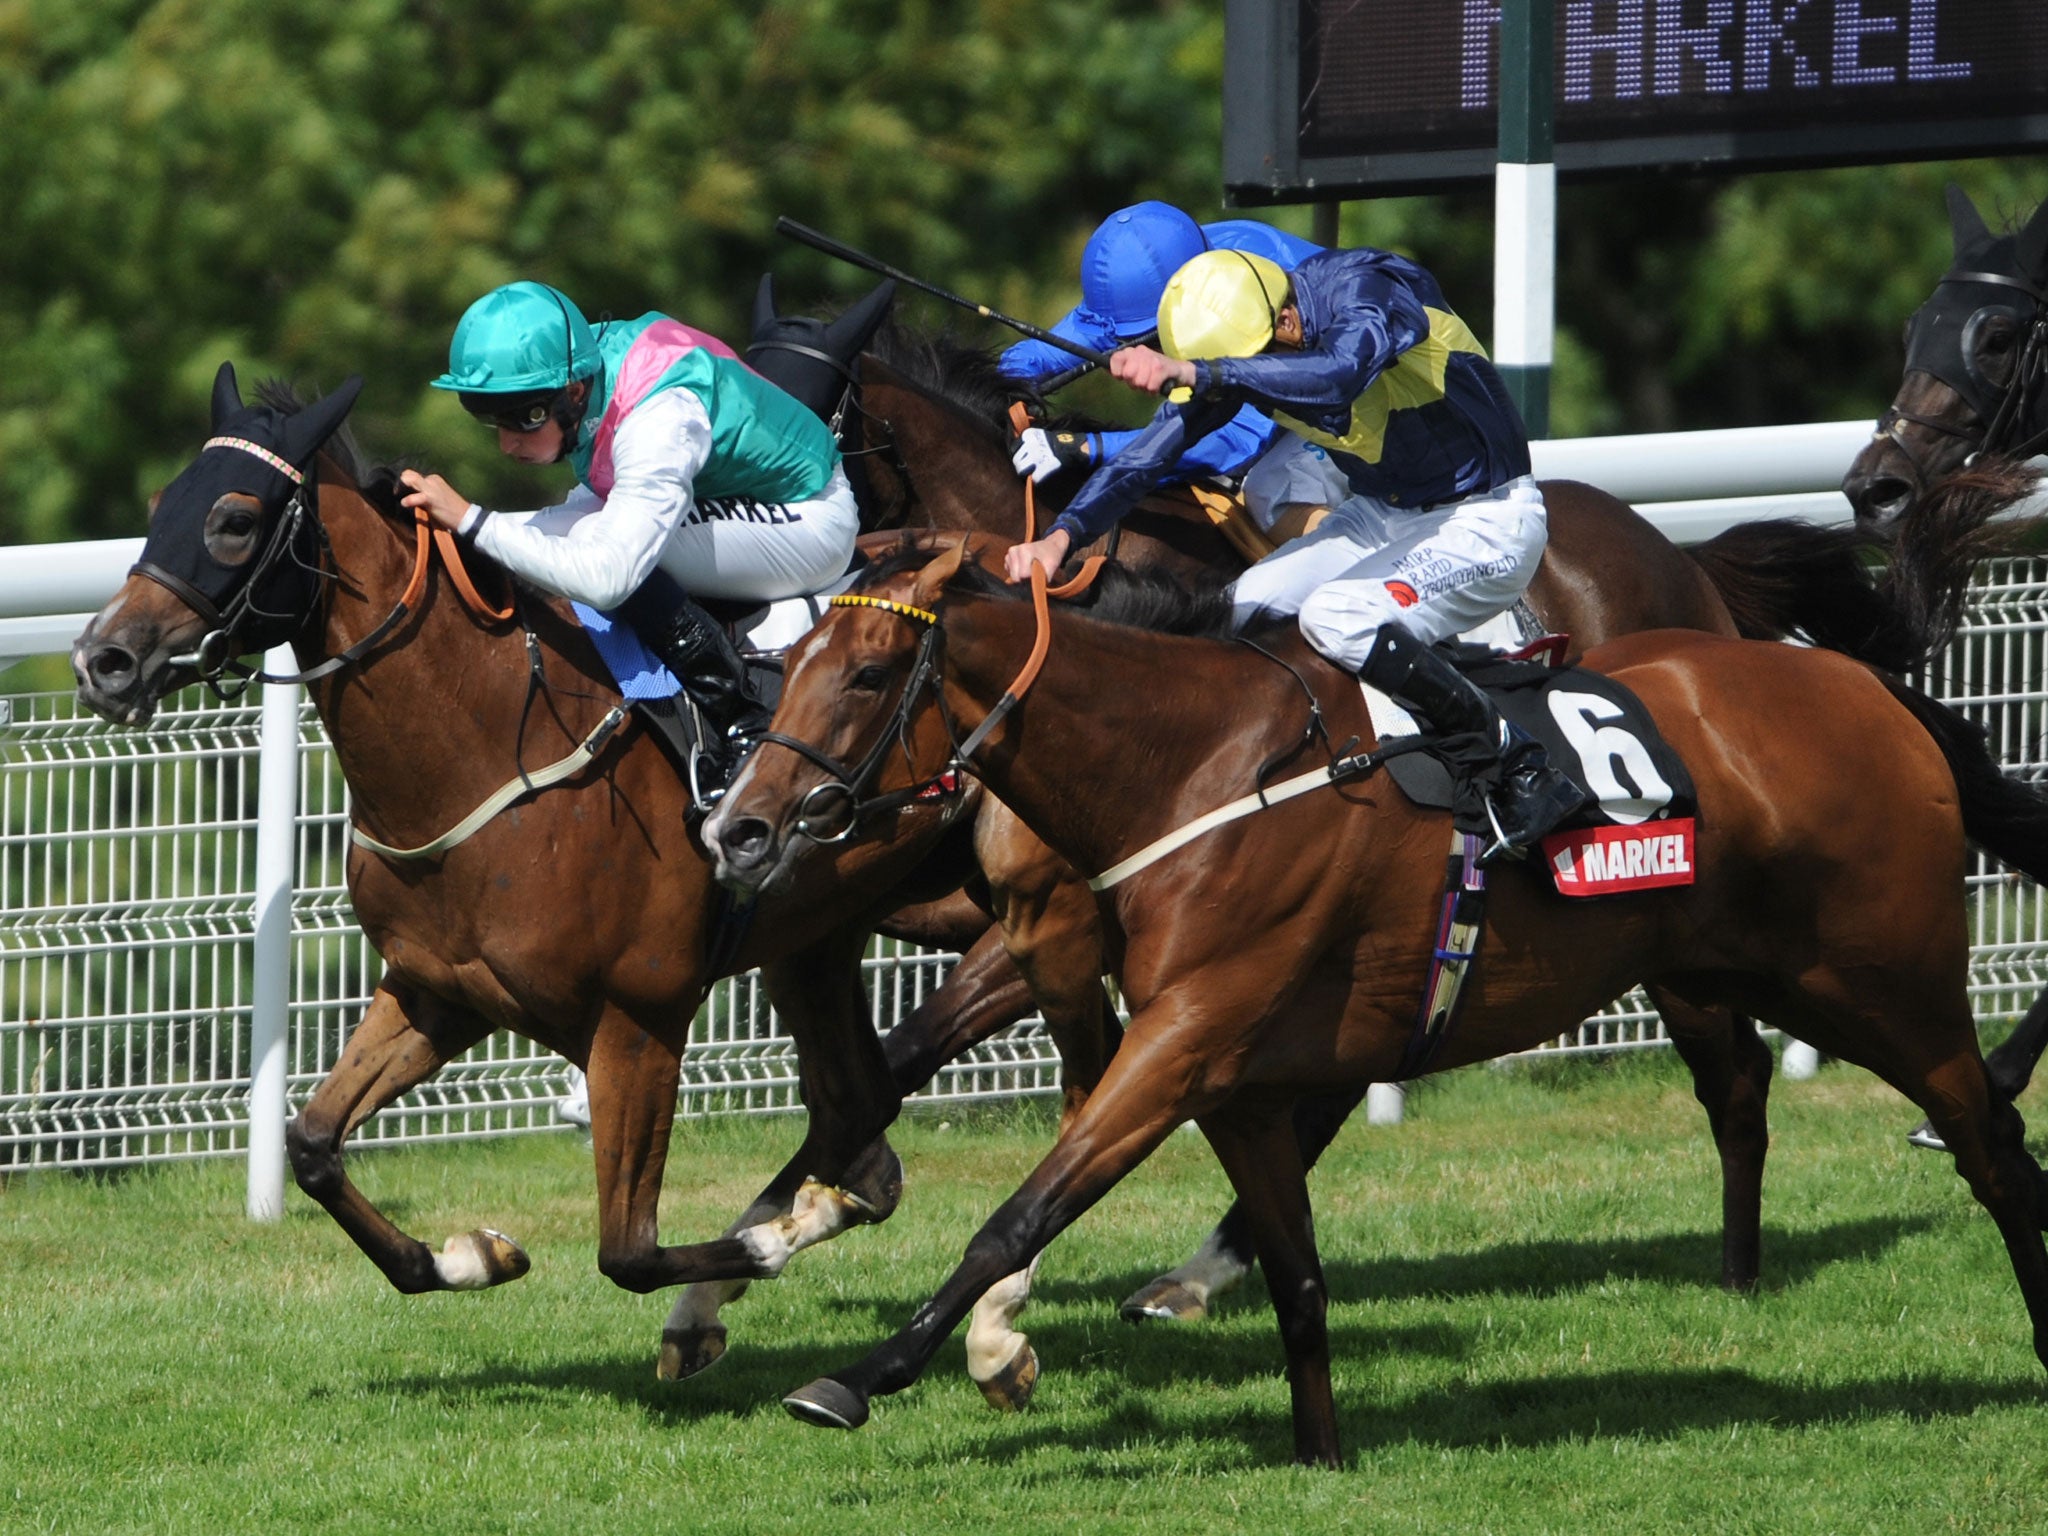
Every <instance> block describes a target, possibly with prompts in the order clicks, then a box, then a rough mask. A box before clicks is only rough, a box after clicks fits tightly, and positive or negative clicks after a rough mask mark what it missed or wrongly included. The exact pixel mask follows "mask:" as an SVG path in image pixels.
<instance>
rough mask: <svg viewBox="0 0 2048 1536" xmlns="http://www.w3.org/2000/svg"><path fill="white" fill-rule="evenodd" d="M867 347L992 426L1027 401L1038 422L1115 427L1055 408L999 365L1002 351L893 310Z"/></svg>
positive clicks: (1086, 428) (1005, 423) (1005, 425)
mask: <svg viewBox="0 0 2048 1536" xmlns="http://www.w3.org/2000/svg"><path fill="white" fill-rule="evenodd" d="M867 349H868V351H869V352H870V353H872V354H873V355H874V356H875V357H877V358H879V359H880V360H881V361H882V362H884V363H886V364H887V365H888V366H889V367H890V368H892V369H894V370H895V371H896V372H897V373H900V374H902V375H903V377H904V378H906V379H908V380H909V381H910V382H911V383H912V384H915V385H916V386H917V387H918V388H920V389H922V390H924V391H925V392H926V393H928V394H932V395H936V396H938V397H939V398H940V399H942V400H946V401H949V402H950V403H952V404H953V405H955V406H957V407H959V409H960V410H962V411H964V412H965V413H966V414H967V415H969V416H972V417H973V418H974V419H975V420H977V421H985V422H987V423H988V424H989V426H990V428H991V429H996V430H1002V431H1007V430H1008V429H1009V422H1010V402H1011V401H1012V400H1020V399H1021V400H1025V401H1028V402H1030V404H1031V405H1032V407H1033V410H1032V419H1033V420H1034V421H1036V422H1037V423H1038V424H1039V425H1040V426H1044V427H1051V428H1055V429H1058V430H1060V431H1068V432H1100V431H1102V430H1104V429H1105V428H1111V427H1113V423H1109V422H1104V421H1102V420H1100V419H1098V418H1096V417H1093V416H1089V415H1086V414H1085V413H1082V412H1077V411H1054V410H1052V409H1051V408H1049V407H1048V406H1047V405H1046V402H1045V398H1044V397H1043V396H1042V395H1040V394H1039V392H1038V389H1037V386H1036V385H1034V384H1032V383H1031V382H1030V381H1029V380H1025V379H1016V378H1011V377H1010V376H1009V375H1007V374H1005V373H1004V372H1003V371H1002V370H1001V368H1000V367H999V365H998V359H999V357H1000V354H999V353H996V352H992V351H990V350H989V349H988V348H986V347H982V346H976V345H974V344H973V343H971V342H966V341H962V340H961V339H960V338H959V337H957V336H955V335H953V334H952V333H950V332H948V331H943V330H942V331H936V332H933V331H922V330H919V329H918V328H917V327H915V326H911V325H907V324H905V323H904V322H903V321H901V320H898V319H897V318H896V317H895V316H894V315H891V316H890V317H889V318H888V319H887V320H885V321H884V322H883V323H882V327H881V329H880V330H878V331H876V332H875V334H874V337H873V338H872V339H871V340H870V341H869V342H868V348H867Z"/></svg>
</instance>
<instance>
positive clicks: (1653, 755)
mask: <svg viewBox="0 0 2048 1536" xmlns="http://www.w3.org/2000/svg"><path fill="white" fill-rule="evenodd" d="M1442 649H1443V650H1444V651H1445V652H1446V653H1447V654H1448V655H1449V656H1450V657H1451V659H1452V661H1453V662H1454V663H1455V664H1456V665H1457V667H1458V669H1459V670H1460V671H1461V672H1463V673H1464V674H1465V675H1466V676H1467V677H1468V678H1470V679H1471V680H1472V682H1474V683H1475V684H1477V685H1478V686H1479V687H1480V688H1482V689H1484V690H1485V692H1486V693H1487V695H1488V696H1489V697H1490V698H1491V699H1492V700H1493V704H1494V707H1495V708H1496V709H1498V710H1499V711H1500V712H1501V714H1502V716H1503V717H1504V718H1506V719H1507V720H1509V721H1510V722H1512V723H1513V724H1514V725H1516V726H1518V727H1520V728H1521V729H1522V730H1524V731H1526V732H1527V733H1528V734H1529V735H1530V736H1533V737H1534V738H1535V739H1536V740H1537V741H1539V742H1541V743H1542V744H1543V747H1544V750H1545V751H1547V752H1548V753H1549V754H1550V760H1551V762H1552V763H1554V764H1555V765H1556V766H1557V767H1558V768H1560V769H1562V770H1563V771H1564V772H1565V773H1566V774H1568V775H1569V776H1570V777H1571V778H1572V779H1573V780H1575V781H1576V782H1578V783H1580V784H1582V785H1584V786H1585V787H1586V788H1587V789H1589V790H1591V791H1592V793H1593V795H1594V798H1595V804H1594V805H1593V806H1592V807H1591V808H1589V809H1588V810H1587V811H1585V812H1583V813H1581V815H1580V816H1579V817H1578V818H1576V819H1575V821H1574V822H1573V824H1572V825H1571V826H1569V827H1567V828H1565V829H1563V830H1561V831H1558V832H1554V833H1552V834H1551V835H1550V836H1548V837H1546V838H1545V839H1544V840H1543V854H1544V858H1545V862H1546V865H1547V867H1548V868H1549V869H1550V872H1551V877H1552V882H1553V884H1554V885H1555V886H1556V888H1557V890H1558V891H1559V893H1560V894H1563V895H1567V896H1595V895H1606V894H1613V893H1619V892H1625V891H1638V890H1647V889H1653V888H1655V887H1658V886H1666V885H1689V884H1691V883H1692V837H1693V828H1694V824H1695V820H1696V818H1697V814H1698V800H1697V797H1696V794H1695V791H1694V788H1693V782H1692V776H1691V775H1690V774H1689V773H1687V772H1686V768H1685V764H1684V762H1683V761H1682V760H1681V759H1680V758H1679V756H1678V754H1677V753H1676V752H1675V751H1673V750H1672V748H1671V745H1670V744H1669V743H1668V742H1666V741H1665V740H1664V738H1663V736H1662V734H1661V733H1659V731H1658V730H1657V726H1656V723H1655V722H1654V721H1653V720H1651V718H1650V715H1649V712H1648V711H1647V710H1646V709H1644V708H1643V705H1642V701H1641V700H1639V699H1638V698H1637V697H1636V696H1635V694H1633V693H1632V692H1630V691H1629V690H1628V689H1627V688H1626V687H1624V686H1622V685H1621V684H1620V683H1618V682H1616V681H1615V680H1614V679H1613V678H1611V677H1606V676H1604V675H1602V674H1600V673H1597V672H1589V671H1587V670H1586V669H1585V668H1584V667H1581V666H1577V665H1573V666H1569V667H1560V666H1555V665H1546V664H1543V663H1540V662H1536V661H1531V660H1524V659H1521V658H1518V657H1515V656H1504V655H1502V654H1500V653H1499V652H1496V651H1493V650H1491V649H1488V648H1487V647H1484V646H1479V645H1472V644H1453V645H1448V646H1444V647H1442ZM1532 649H1534V648H1532ZM1545 649H1547V650H1548V652H1549V653H1550V654H1551V655H1552V656H1553V658H1554V657H1555V656H1558V655H1561V654H1562V651H1563V647H1562V645H1552V646H1549V647H1546V648H1545ZM1359 687H1360V688H1361V689H1362V690H1363V691H1364V693H1365V695H1366V703H1367V707H1368V708H1369V709H1370V710H1371V711H1372V716H1373V719H1374V721H1375V722H1376V723H1378V725H1379V727H1380V733H1381V734H1380V741H1381V744H1382V745H1383V746H1384V745H1388V744H1391V743H1394V742H1400V741H1405V740H1412V739H1413V738H1416V737H1418V736H1421V735H1423V734H1424V733H1423V732H1421V731H1420V729H1419V728H1418V726H1417V724H1416V722H1415V720H1414V718H1413V717H1412V716H1410V715H1409V714H1408V712H1407V711H1406V710H1404V709H1403V708H1402V707H1401V706H1400V705H1399V704H1398V703H1396V702H1395V701H1394V700H1392V699H1391V698H1389V697H1388V696H1387V695H1385V694H1383V693H1381V692H1379V691H1378V690H1377V689H1375V688H1372V687H1371V686H1370V685H1368V684H1365V683H1361V684H1360V685H1359ZM1386 771H1387V774H1388V776H1389V777H1391V778H1392V779H1393V781H1394V783H1395V784H1396V785H1397V786H1399V788H1400V790H1401V792H1402V793H1403V794H1404V795H1406V796H1407V797H1408V799H1409V800H1411V801H1412V802H1413V803H1415V804H1416V805H1419V806H1423V807H1426V808H1428V809H1432V810H1448V809H1450V808H1451V804H1452V776H1451V771H1450V769H1449V768H1448V767H1447V766H1446V765H1445V763H1444V762H1443V760H1442V759H1441V758H1439V757H1438V756H1436V755H1434V754H1433V753H1432V752H1431V751H1430V750H1429V749H1428V747H1427V746H1426V745H1424V746H1422V747H1421V748H1419V749H1418V750H1413V751H1407V752H1403V753H1400V754H1398V755H1396V756H1393V757H1390V758H1389V759H1388V760H1387V763H1386Z"/></svg>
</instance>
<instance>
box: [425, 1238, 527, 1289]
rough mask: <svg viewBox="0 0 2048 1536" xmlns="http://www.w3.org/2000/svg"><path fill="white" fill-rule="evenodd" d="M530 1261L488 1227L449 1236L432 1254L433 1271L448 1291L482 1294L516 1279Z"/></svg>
mask: <svg viewBox="0 0 2048 1536" xmlns="http://www.w3.org/2000/svg"><path fill="white" fill-rule="evenodd" d="M531 1268H533V1260H531V1259H529V1258H528V1257H527V1256H526V1250H525V1249H523V1248H521V1247H520V1246H519V1245H518V1244H517V1243H515V1242H513V1241H512V1239H511V1238H509V1237H507V1236H506V1235H505V1234H504V1233H502V1232H494V1231H492V1230H491V1229H490V1228H489V1227H478V1228H477V1229H476V1230H475V1231H474V1232H464V1233H463V1234H461V1236H459V1237H451V1238H449V1239H448V1241H447V1242H446V1243H444V1244H442V1246H441V1251H440V1252H439V1253H437V1254H435V1255H434V1272H435V1273H436V1274H437V1275H439V1276H440V1277H441V1283H442V1284H443V1285H444V1286H446V1287H447V1288H448V1289H449V1290H451V1291H481V1290H483V1289H485V1288H486V1287H488V1286H493V1285H503V1284H504V1283H505V1282H506V1281H507V1280H517V1279H518V1278H519V1277H520V1276H521V1275H523V1274H525V1273H526V1272H527V1271H528V1270H529V1269H531Z"/></svg>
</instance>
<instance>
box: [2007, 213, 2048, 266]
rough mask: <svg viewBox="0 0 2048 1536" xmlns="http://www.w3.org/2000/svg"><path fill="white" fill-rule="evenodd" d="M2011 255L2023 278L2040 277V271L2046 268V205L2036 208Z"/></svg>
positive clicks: (2047, 227) (2047, 248) (2047, 238)
mask: <svg viewBox="0 0 2048 1536" xmlns="http://www.w3.org/2000/svg"><path fill="white" fill-rule="evenodd" d="M2013 254H2014V256H2015V257H2016V258H2017V265H2018V267H2019V270H2020V273H2021V275H2023V276H2025V277H2040V276H2041V275H2042V269H2043V268H2044V267H2048V203H2043V204H2042V205H2041V206H2040V207H2038V208H2036V209H2035V210H2034V216H2033V217H2032V218H2031V219H2029V220H2027V225H2026V228H2024V229H2022V230H2021V231H2020V237H2019V243H2018V244H2017V245H2016V246H2015V247H2014V250H2013Z"/></svg>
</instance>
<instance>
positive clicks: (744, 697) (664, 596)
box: [619, 571, 769, 800]
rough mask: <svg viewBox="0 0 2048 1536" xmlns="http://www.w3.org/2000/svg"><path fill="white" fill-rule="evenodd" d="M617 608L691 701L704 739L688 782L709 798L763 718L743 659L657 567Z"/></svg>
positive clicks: (724, 781)
mask: <svg viewBox="0 0 2048 1536" xmlns="http://www.w3.org/2000/svg"><path fill="white" fill-rule="evenodd" d="M619 614H620V616H621V617H622V618H624V619H625V620H626V622H627V623H629V624H631V625H632V626H633V629H634V632H635V633H636V634H638V635H639V636H640V638H641V639H642V640H645V641H646V642H647V644H648V645H649V646H650V647H652V649H653V651H654V653H655V655H657V656H659V657H660V658H661V661H662V665H663V666H665V667H667V668H668V669H669V671H670V672H672V673H674V674H675V679H676V681H677V682H679V683H681V684H682V686H683V692H684V693H686V694H688V695H689V696H690V702H691V703H693V704H695V705H696V706H697V713H698V714H699V715H700V716H701V717H702V718H703V721H704V726H705V732H704V734H705V739H704V741H703V742H702V743H700V746H701V749H702V753H703V756H702V758H701V759H700V760H699V764H698V773H697V783H696V784H695V785H694V786H693V787H694V788H695V790H696V791H697V793H698V794H699V795H700V796H702V797H703V798H704V799H706V800H710V799H715V798H716V797H717V795H718V793H720V792H722V791H723V790H724V788H725V786H726V784H727V782H728V781H729V780H730V779H731V778H732V773H733V769H734V768H735V767H736V766H737V765H738V763H739V760H740V758H741V757H743V756H745V755H746V738H747V737H749V736H751V735H752V734H753V733H754V732H755V731H758V730H760V729H762V728H763V727H764V726H766V725H767V724H768V718H769V714H768V711H767V710H765V709H763V708H762V707H761V705H760V704H759V703H758V702H757V701H756V700H755V698H754V696H753V695H752V694H751V693H750V692H749V691H748V688H747V669H746V663H745V662H743V661H741V660H740V653H739V650H738V649H737V648H736V647H735V646H734V645H733V643H732V640H731V638H730V637H729V636H728V635H727V634H726V632H725V626H724V625H723V624H721V623H719V622H718V620H716V619H714V618H713V617H712V616H711V615H710V614H708V613H706V612H705V611H704V609H703V608H702V607H701V606H700V605H699V604H698V603H697V602H696V601H695V600H694V599H693V598H691V597H690V596H689V595H688V594H687V593H685V592H684V591H683V589H682V588H681V587H679V586H677V585H676V584H675V582H674V581H673V580H671V579H670V578H669V577H668V576H666V575H664V574H663V573H661V572H658V571H657V572H656V573H655V574H654V575H653V576H651V577H649V578H648V579H647V581H646V582H644V583H643V584H642V585H641V587H640V590H639V591H637V592H635V593H634V594H633V595H632V596H631V597H629V598H628V599H626V601H625V603H624V604H622V605H621V606H620V609H619Z"/></svg>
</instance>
